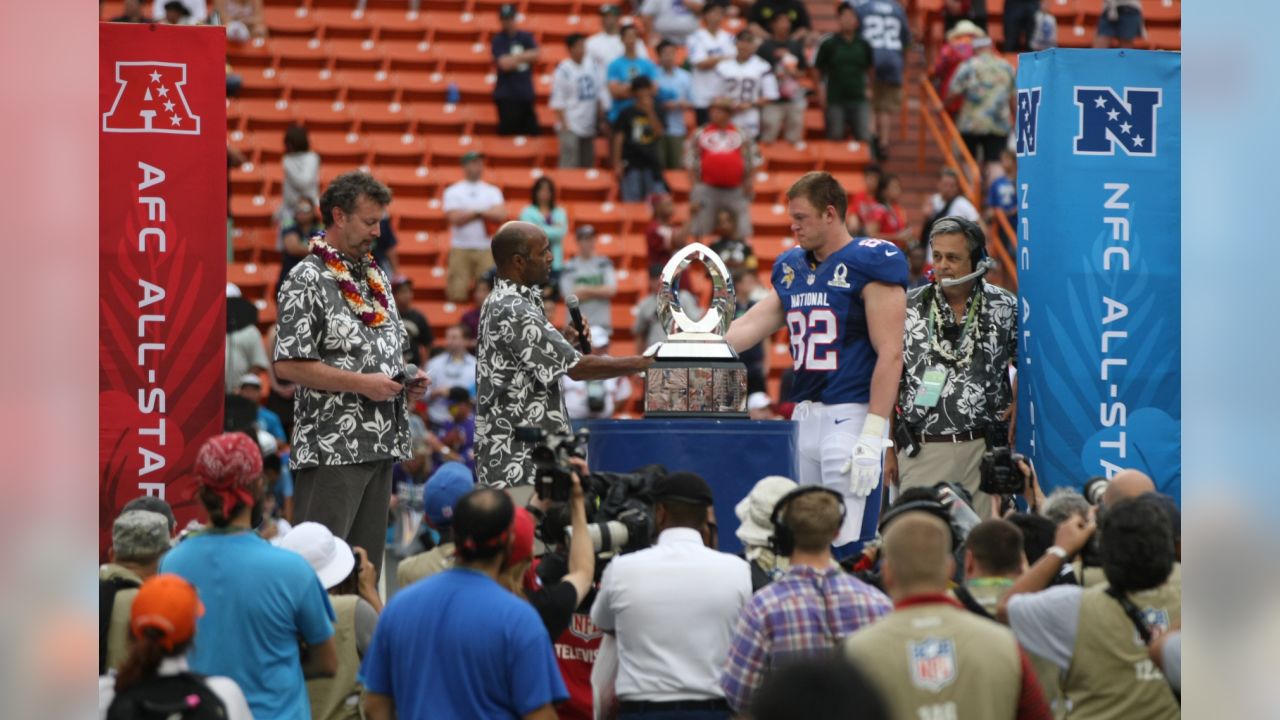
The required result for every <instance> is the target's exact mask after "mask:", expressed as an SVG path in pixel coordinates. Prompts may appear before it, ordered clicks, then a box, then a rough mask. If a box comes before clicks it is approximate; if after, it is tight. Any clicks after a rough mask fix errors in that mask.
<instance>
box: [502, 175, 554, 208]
mask: <svg viewBox="0 0 1280 720" xmlns="http://www.w3.org/2000/svg"><path fill="white" fill-rule="evenodd" d="M539 175H540V173H539V171H538V170H536V169H532V168H528V167H523V168H492V169H490V170H486V171H485V179H486V180H487V181H488V182H491V183H493V184H494V185H497V186H498V187H499V188H501V189H502V195H503V197H505V198H506V199H507V200H508V201H514V202H519V203H520V206H521V208H523V207H524V206H525V205H527V204H529V202H530V200H531V193H532V192H533V183H534V181H536V180H537V179H538V176H539ZM560 198H561V200H563V198H564V194H563V191H562V192H561V195H560Z"/></svg>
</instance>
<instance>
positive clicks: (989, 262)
mask: <svg viewBox="0 0 1280 720" xmlns="http://www.w3.org/2000/svg"><path fill="white" fill-rule="evenodd" d="M995 268H996V261H995V260H993V259H991V258H989V257H984V258H982V259H981V260H979V261H978V269H977V270H974V271H973V272H971V273H969V274H968V275H965V276H964V277H958V278H951V279H949V280H943V281H942V287H954V286H956V285H963V284H965V283H967V282H969V281H970V280H977V279H978V278H980V277H982V276H983V275H986V274H987V273H988V272H991V271H992V270H994V269H995Z"/></svg>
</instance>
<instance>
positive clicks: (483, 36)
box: [425, 10, 501, 51]
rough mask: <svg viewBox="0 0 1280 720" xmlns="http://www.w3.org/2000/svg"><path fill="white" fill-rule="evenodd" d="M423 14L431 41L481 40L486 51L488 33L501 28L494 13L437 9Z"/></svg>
mask: <svg viewBox="0 0 1280 720" xmlns="http://www.w3.org/2000/svg"><path fill="white" fill-rule="evenodd" d="M425 15H426V20H425V22H426V25H427V28H428V32H429V33H430V36H431V40H432V42H460V43H467V44H470V43H474V42H483V43H484V44H485V47H486V51H487V48H488V39H489V35H490V34H492V33H496V32H498V30H499V29H500V28H501V24H500V23H499V21H498V16H497V14H496V13H481V14H477V13H473V12H458V11H448V10H437V11H432V12H428V13H426V14H425Z"/></svg>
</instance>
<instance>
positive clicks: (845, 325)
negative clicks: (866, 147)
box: [726, 172, 907, 554]
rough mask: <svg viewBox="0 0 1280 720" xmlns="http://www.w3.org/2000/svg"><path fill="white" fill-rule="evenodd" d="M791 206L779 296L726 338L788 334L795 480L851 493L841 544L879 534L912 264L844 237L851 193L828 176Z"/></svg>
mask: <svg viewBox="0 0 1280 720" xmlns="http://www.w3.org/2000/svg"><path fill="white" fill-rule="evenodd" d="M787 200H788V208H787V210H788V212H789V213H790V215H791V232H792V233H794V235H795V239H796V242H797V244H798V247H794V248H791V249H790V250H788V251H786V252H785V253H783V254H782V255H781V257H779V258H778V259H777V261H776V262H774V264H773V276H772V277H773V280H772V284H773V290H772V291H771V292H770V293H769V294H768V295H767V296H766V297H765V298H764V299H763V300H761V301H760V302H758V303H756V305H755V306H754V307H753V308H752V309H751V310H750V311H748V312H747V313H746V314H745V315H743V316H742V317H740V318H738V319H737V320H735V321H734V323H733V325H732V326H731V327H730V328H729V332H728V335H727V336H726V340H727V341H728V342H729V344H730V345H732V346H733V347H734V348H735V349H736V350H738V351H739V352H741V351H743V350H746V349H747V348H750V347H752V346H754V345H755V344H756V343H758V342H760V341H762V340H764V339H765V338H767V337H769V336H770V335H772V334H773V333H775V332H777V331H778V329H779V328H781V327H784V326H785V327H786V328H787V331H788V333H789V334H790V338H791V363H792V369H793V370H794V373H795V379H794V382H793V384H792V388H791V398H790V399H791V400H793V401H795V402H796V403H797V405H796V410H795V413H794V414H793V416H792V417H793V419H795V420H796V421H798V422H799V423H800V428H799V430H800V446H799V453H800V477H799V481H800V484H802V485H819V484H820V485H825V486H827V487H829V488H831V489H833V490H836V491H837V492H839V493H841V494H842V495H844V497H845V506H846V508H847V510H848V512H847V513H846V515H845V522H844V525H843V526H842V527H841V528H840V535H839V536H838V537H837V538H836V545H837V546H841V545H846V544H848V543H851V542H855V541H860V540H867V539H870V538H871V537H872V536H874V534H875V529H876V521H877V519H878V515H879V509H880V494H881V492H882V488H881V483H880V478H881V460H882V455H883V451H884V448H885V447H886V446H887V445H888V444H889V443H888V441H887V437H886V435H887V430H888V422H887V418H888V417H890V414H891V413H892V411H893V405H894V402H895V401H896V399H897V395H898V380H899V377H900V376H901V374H902V329H903V322H904V318H905V317H906V297H907V295H906V285H907V259H906V256H904V255H903V253H902V252H901V251H899V250H898V249H897V248H896V247H894V245H893V243H890V242H887V241H885V240H878V239H876V238H854V237H852V236H850V235H849V231H848V229H847V228H846V226H845V213H846V211H847V210H848V203H849V201H848V195H847V194H846V193H845V190H844V188H843V187H841V186H840V183H839V182H837V181H836V179H835V178H833V177H832V176H831V175H830V174H828V173H819V172H811V173H808V174H807V175H805V176H803V177H801V178H800V179H799V180H797V181H796V183H795V184H794V185H792V186H791V189H790V190H788V191H787ZM841 554H845V553H841Z"/></svg>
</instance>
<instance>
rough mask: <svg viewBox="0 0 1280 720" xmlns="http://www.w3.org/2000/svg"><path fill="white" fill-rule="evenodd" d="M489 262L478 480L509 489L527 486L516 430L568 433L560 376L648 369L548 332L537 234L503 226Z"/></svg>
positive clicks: (529, 472)
mask: <svg viewBox="0 0 1280 720" xmlns="http://www.w3.org/2000/svg"><path fill="white" fill-rule="evenodd" d="M493 261H494V263H496V264H497V267H498V275H497V279H496V280H495V282H494V286H493V292H491V293H490V294H489V297H488V298H487V299H485V301H484V305H483V306H482V307H481V309H480V332H479V336H480V341H479V345H478V347H477V351H476V355H477V364H476V397H477V400H478V406H479V410H478V412H477V414H476V479H477V480H478V481H479V483H480V484H482V485H488V486H491V487H508V486H515V485H521V484H528V483H532V482H533V464H532V462H531V461H530V459H529V453H530V451H531V450H533V448H534V447H536V444H534V443H528V442H525V441H523V440H519V439H517V438H516V428H517V427H520V426H533V427H537V428H540V429H542V430H543V431H544V432H546V433H549V434H554V433H559V434H568V433H569V431H570V430H569V414H568V412H567V411H566V410H565V406H564V396H563V394H562V393H561V390H560V376H562V375H568V376H569V377H570V378H572V379H574V380H605V379H607V378H613V377H623V376H626V375H631V374H633V373H638V372H642V371H643V370H645V369H646V368H648V367H649V365H651V364H652V362H653V361H652V360H651V359H650V358H647V357H641V356H637V355H633V356H630V357H609V356H607V355H583V354H581V353H579V352H578V351H577V349H575V348H576V346H575V344H574V342H575V341H576V339H577V333H576V332H575V331H573V330H572V329H571V328H568V329H566V331H565V332H566V333H567V334H568V337H565V335H561V334H560V332H559V331H557V330H556V329H555V327H553V326H552V325H551V322H550V321H549V320H548V319H547V315H546V311H545V310H544V309H543V306H542V293H541V290H540V289H539V286H541V285H545V284H546V283H547V282H548V280H549V278H550V274H551V245H550V244H549V243H548V242H547V234H546V233H544V232H543V231H542V230H541V229H540V228H538V227H537V226H535V225H531V224H529V223H524V222H509V223H507V224H505V225H503V226H502V227H501V228H500V229H499V230H498V232H497V234H495V235H494V236H493ZM584 326H585V321H584ZM584 329H585V330H586V331H587V332H588V333H590V328H588V327H584Z"/></svg>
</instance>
